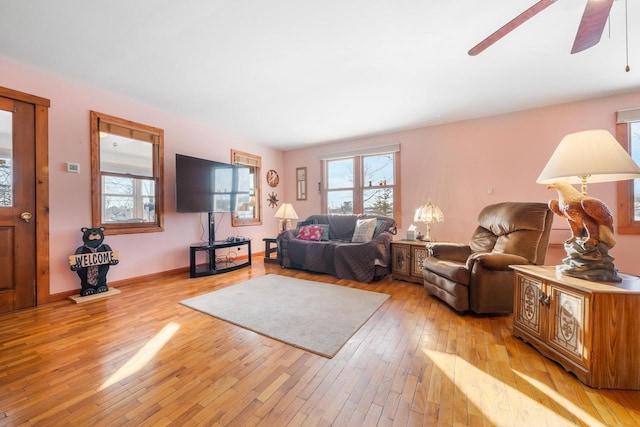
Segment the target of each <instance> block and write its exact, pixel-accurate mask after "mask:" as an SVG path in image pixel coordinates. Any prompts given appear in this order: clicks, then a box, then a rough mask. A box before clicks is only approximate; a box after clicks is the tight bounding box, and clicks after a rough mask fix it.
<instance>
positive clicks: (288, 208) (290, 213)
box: [274, 203, 298, 234]
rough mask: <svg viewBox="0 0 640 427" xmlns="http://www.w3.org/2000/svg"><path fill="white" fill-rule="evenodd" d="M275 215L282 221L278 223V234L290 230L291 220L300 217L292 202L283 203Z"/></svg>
mask: <svg viewBox="0 0 640 427" xmlns="http://www.w3.org/2000/svg"><path fill="white" fill-rule="evenodd" d="M274 216H275V217H276V218H280V223H279V225H278V227H279V228H278V234H279V233H282V232H283V231H285V230H290V229H291V220H292V219H298V214H297V213H296V210H295V209H294V208H293V206H292V205H291V203H283V204H281V205H280V207H279V208H278V210H277V211H276V214H275V215H274Z"/></svg>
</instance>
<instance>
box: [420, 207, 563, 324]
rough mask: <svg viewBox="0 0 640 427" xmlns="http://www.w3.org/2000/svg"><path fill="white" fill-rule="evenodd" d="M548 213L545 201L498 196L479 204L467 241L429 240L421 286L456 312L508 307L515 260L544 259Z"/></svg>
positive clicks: (509, 309)
mask: <svg viewBox="0 0 640 427" xmlns="http://www.w3.org/2000/svg"><path fill="white" fill-rule="evenodd" d="M552 223H553V213H552V212H551V211H550V210H549V208H548V207H547V204H546V203H526V202H504V203H497V204H493V205H489V206H487V207H485V208H484V209H483V210H482V211H481V212H480V214H479V215H478V227H477V228H476V230H475V232H474V233H473V236H472V237H471V241H470V243H468V244H460V243H431V244H429V245H427V248H428V253H427V257H426V258H425V260H424V261H423V270H422V275H423V277H424V287H425V288H426V289H427V291H428V292H429V293H430V294H432V295H434V296H436V297H438V298H439V299H441V300H442V301H444V302H446V303H447V304H449V305H450V306H451V307H453V308H454V309H455V310H457V311H459V312H465V311H472V312H474V313H478V314H508V313H511V312H512V311H513V292H514V273H513V270H512V269H511V268H510V267H509V266H510V265H518V264H520V265H521V264H536V265H541V264H544V260H545V258H546V254H547V247H548V245H549V235H550V233H551V225H552Z"/></svg>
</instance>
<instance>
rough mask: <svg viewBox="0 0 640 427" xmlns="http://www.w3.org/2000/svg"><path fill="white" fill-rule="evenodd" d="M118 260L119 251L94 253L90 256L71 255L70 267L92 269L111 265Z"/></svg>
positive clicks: (89, 254)
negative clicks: (96, 266)
mask: <svg viewBox="0 0 640 427" xmlns="http://www.w3.org/2000/svg"><path fill="white" fill-rule="evenodd" d="M117 259H119V258H118V251H105V252H93V253H88V254H74V255H69V265H72V266H77V267H91V266H94V265H103V264H111V263H112V262H113V261H114V260H117Z"/></svg>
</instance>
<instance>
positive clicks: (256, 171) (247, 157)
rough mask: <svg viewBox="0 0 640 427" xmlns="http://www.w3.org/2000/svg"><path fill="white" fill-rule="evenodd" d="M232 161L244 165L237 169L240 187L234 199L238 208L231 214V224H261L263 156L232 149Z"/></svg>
mask: <svg viewBox="0 0 640 427" xmlns="http://www.w3.org/2000/svg"><path fill="white" fill-rule="evenodd" d="M231 163H232V164H234V165H239V166H243V167H242V168H241V169H238V170H237V171H236V172H237V173H238V174H239V176H238V177H237V178H238V179H237V183H238V184H237V185H238V188H237V189H236V190H237V192H236V197H237V199H236V200H235V201H234V206H235V207H236V208H235V209H236V210H235V211H234V212H233V213H232V214H231V226H232V227H242V226H245V225H260V224H262V215H261V212H262V209H261V206H262V205H261V199H260V189H261V185H260V184H261V182H260V170H261V168H262V157H260V156H257V155H255V154H250V153H245V152H243V151H238V150H234V149H231Z"/></svg>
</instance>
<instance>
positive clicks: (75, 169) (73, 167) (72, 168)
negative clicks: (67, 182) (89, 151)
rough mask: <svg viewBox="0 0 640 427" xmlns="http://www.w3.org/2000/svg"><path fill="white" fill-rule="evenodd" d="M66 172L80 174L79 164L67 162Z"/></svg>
mask: <svg viewBox="0 0 640 427" xmlns="http://www.w3.org/2000/svg"><path fill="white" fill-rule="evenodd" d="M67 172H71V173H80V163H71V162H67Z"/></svg>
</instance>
